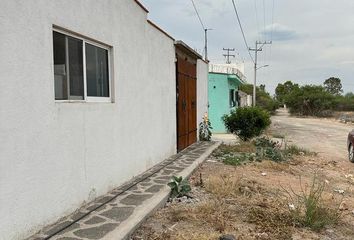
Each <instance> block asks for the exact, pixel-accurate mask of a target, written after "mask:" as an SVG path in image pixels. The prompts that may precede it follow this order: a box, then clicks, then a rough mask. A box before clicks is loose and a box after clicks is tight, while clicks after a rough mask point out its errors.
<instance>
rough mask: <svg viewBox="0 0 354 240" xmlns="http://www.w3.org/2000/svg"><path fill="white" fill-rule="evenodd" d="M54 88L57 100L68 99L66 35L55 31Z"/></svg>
mask: <svg viewBox="0 0 354 240" xmlns="http://www.w3.org/2000/svg"><path fill="white" fill-rule="evenodd" d="M53 51H54V54H53V55H54V89H55V99H56V100H67V99H68V78H67V71H66V69H67V67H66V40H65V35H64V34H61V33H57V32H53Z"/></svg>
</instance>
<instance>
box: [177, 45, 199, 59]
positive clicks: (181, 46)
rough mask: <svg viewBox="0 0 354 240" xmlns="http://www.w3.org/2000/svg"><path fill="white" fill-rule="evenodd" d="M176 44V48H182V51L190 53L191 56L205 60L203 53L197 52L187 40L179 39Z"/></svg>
mask: <svg viewBox="0 0 354 240" xmlns="http://www.w3.org/2000/svg"><path fill="white" fill-rule="evenodd" d="M175 46H176V48H178V49H179V50H181V51H182V52H184V53H186V54H188V55H189V56H191V57H193V58H195V59H201V60H203V57H202V55H200V54H199V53H197V51H195V50H193V49H192V48H191V47H190V46H188V45H187V44H186V43H185V42H183V41H181V40H177V41H175Z"/></svg>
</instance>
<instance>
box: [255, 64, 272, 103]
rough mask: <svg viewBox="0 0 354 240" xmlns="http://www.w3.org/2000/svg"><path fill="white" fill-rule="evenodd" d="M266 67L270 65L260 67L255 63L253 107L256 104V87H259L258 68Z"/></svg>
mask: <svg viewBox="0 0 354 240" xmlns="http://www.w3.org/2000/svg"><path fill="white" fill-rule="evenodd" d="M265 67H269V65H268V64H267V65H263V66H260V67H257V65H256V64H255V68H254V83H253V107H255V106H256V88H257V70H259V69H261V68H265Z"/></svg>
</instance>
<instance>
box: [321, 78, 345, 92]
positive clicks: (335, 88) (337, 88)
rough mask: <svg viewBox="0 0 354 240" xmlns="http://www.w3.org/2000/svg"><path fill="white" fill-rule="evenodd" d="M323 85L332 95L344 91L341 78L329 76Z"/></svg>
mask: <svg viewBox="0 0 354 240" xmlns="http://www.w3.org/2000/svg"><path fill="white" fill-rule="evenodd" d="M323 85H324V88H325V89H326V91H327V92H329V93H330V94H332V95H335V96H340V95H341V94H342V93H343V88H342V83H341V80H340V79H339V78H335V77H331V78H328V79H327V80H326V81H324V83H323Z"/></svg>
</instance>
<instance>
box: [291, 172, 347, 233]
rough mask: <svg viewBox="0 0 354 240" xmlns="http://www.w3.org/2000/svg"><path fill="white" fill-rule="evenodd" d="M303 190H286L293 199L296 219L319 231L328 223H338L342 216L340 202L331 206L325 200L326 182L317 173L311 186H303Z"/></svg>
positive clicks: (292, 212)
mask: <svg viewBox="0 0 354 240" xmlns="http://www.w3.org/2000/svg"><path fill="white" fill-rule="evenodd" d="M300 186H301V192H300V193H295V192H294V191H293V190H291V192H289V191H286V192H287V193H288V195H289V197H290V199H291V201H292V203H293V204H292V207H291V208H290V213H291V214H292V216H293V219H294V221H295V222H296V223H297V224H298V225H300V226H304V227H309V228H311V229H312V230H314V231H319V230H321V229H323V228H324V227H326V226H328V225H333V224H336V223H338V221H339V219H340V218H341V212H340V210H339V207H340V203H335V202H334V203H333V204H332V206H331V207H329V206H327V205H326V204H325V202H324V191H325V187H326V183H325V181H324V180H323V179H321V178H320V177H319V176H318V174H317V173H315V174H314V177H313V179H312V182H311V185H310V187H309V188H308V187H306V188H305V189H304V188H303V187H302V183H301V179H300Z"/></svg>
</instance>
